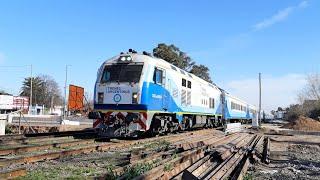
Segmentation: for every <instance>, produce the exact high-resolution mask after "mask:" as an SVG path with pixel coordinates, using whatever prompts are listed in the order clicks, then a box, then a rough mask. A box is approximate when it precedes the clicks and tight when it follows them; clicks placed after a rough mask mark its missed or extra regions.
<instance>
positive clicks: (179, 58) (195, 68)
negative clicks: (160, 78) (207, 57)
mask: <svg viewBox="0 0 320 180" xmlns="http://www.w3.org/2000/svg"><path fill="white" fill-rule="evenodd" d="M153 56H155V57H157V58H161V59H163V60H165V61H167V62H169V63H171V64H173V65H175V66H177V67H179V68H181V69H183V70H185V71H187V72H190V73H192V74H194V75H196V76H198V77H200V78H202V79H204V80H206V81H209V82H212V81H211V78H210V75H209V74H210V73H209V72H210V70H209V68H208V67H206V66H205V65H201V64H200V65H197V64H195V62H194V61H193V60H192V58H191V57H190V56H188V55H187V53H185V52H183V51H181V50H180V49H179V48H178V47H176V46H175V45H173V44H171V45H167V44H164V43H160V44H158V46H157V47H156V48H154V49H153Z"/></svg>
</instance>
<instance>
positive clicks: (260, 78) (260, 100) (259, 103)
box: [258, 73, 261, 126]
mask: <svg viewBox="0 0 320 180" xmlns="http://www.w3.org/2000/svg"><path fill="white" fill-rule="evenodd" d="M258 118H259V119H258V120H259V126H261V73H259V116H258Z"/></svg>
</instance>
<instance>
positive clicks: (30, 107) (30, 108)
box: [29, 64, 33, 114]
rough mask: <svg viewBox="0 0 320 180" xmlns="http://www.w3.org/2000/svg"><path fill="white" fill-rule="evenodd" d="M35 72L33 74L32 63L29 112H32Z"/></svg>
mask: <svg viewBox="0 0 320 180" xmlns="http://www.w3.org/2000/svg"><path fill="white" fill-rule="evenodd" d="M32 76H33V74H32V64H31V65H30V102H29V103H30V106H29V114H31V113H32V98H33V97H32V93H33V92H32V89H33V87H32V86H33V77H32Z"/></svg>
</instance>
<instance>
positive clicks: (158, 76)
mask: <svg viewBox="0 0 320 180" xmlns="http://www.w3.org/2000/svg"><path fill="white" fill-rule="evenodd" d="M153 81H154V82H155V83H156V84H160V85H162V84H163V71H162V70H161V69H158V68H155V70H154V74H153Z"/></svg>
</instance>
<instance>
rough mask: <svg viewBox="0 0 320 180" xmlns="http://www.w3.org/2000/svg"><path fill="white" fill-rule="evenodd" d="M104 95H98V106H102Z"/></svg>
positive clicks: (100, 93)
mask: <svg viewBox="0 0 320 180" xmlns="http://www.w3.org/2000/svg"><path fill="white" fill-rule="evenodd" d="M103 99H104V94H103V92H99V93H98V104H103Z"/></svg>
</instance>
